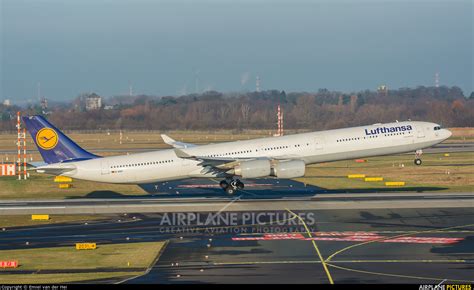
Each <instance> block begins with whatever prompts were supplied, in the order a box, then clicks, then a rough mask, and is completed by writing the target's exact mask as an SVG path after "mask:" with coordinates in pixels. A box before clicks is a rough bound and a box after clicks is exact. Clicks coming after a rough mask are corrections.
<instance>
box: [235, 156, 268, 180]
mask: <svg viewBox="0 0 474 290" xmlns="http://www.w3.org/2000/svg"><path fill="white" fill-rule="evenodd" d="M270 171H271V165H270V161H269V160H251V161H243V162H240V164H239V165H237V166H235V167H234V170H233V172H232V173H233V174H235V175H239V176H242V178H257V177H265V176H269V175H270Z"/></svg>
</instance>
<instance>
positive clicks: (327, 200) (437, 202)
mask: <svg viewBox="0 0 474 290" xmlns="http://www.w3.org/2000/svg"><path fill="white" fill-rule="evenodd" d="M245 195H246V192H245V191H244V192H242V193H240V195H237V196H235V197H226V198H223V197H201V198H169V197H168V198H156V197H155V198H153V197H151V198H118V199H76V200H26V201H25V200H17V201H2V202H0V215H19V214H39V213H42V214H107V213H136V212H141V213H150V212H151V213H166V212H167V213H172V212H236V211H258V210H285V209H287V208H292V209H295V210H336V209H378V208H457V207H465V206H466V205H469V204H470V205H473V206H474V195H473V194H472V193H439V192H425V193H405V192H402V193H379V194H374V193H372V194H369V193H366V194H364V193H361V194H317V195H312V196H306V197H301V196H299V197H291V196H285V197H280V198H278V199H277V198H272V197H265V196H255V195H253V196H249V195H248V194H247V195H246V196H245Z"/></svg>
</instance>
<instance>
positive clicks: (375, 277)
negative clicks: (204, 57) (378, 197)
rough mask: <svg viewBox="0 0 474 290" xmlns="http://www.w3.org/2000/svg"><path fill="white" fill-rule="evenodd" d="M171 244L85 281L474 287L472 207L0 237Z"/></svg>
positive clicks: (154, 221)
mask: <svg viewBox="0 0 474 290" xmlns="http://www.w3.org/2000/svg"><path fill="white" fill-rule="evenodd" d="M209 216H212V218H209ZM183 217H184V218H183ZM53 218H54V217H53ZM300 218H301V219H300ZM163 240H168V241H169V243H168V246H167V247H166V248H165V250H164V251H163V253H162V254H161V256H160V257H159V259H158V261H157V263H156V264H154V265H153V266H152V267H151V268H150V269H149V271H147V274H145V275H143V276H140V277H135V278H134V277H122V278H120V279H107V280H95V281H87V282H94V283H119V282H120V283H330V279H329V277H331V280H332V281H333V283H335V284H339V283H422V284H424V283H426V284H433V283H435V284H438V283H439V282H441V281H443V280H445V279H447V280H446V281H445V283H473V282H474V281H473V280H474V279H473V276H472V273H473V271H474V243H473V241H474V209H473V207H465V208H456V209H374V210H347V209H346V210H327V211H324V210H321V211H293V210H292V209H288V210H286V211H257V212H246V213H242V212H240V213H219V214H217V215H216V213H213V214H210V213H207V214H206V213H201V214H197V216H196V215H187V214H183V216H181V220H180V216H179V215H173V214H134V215H130V214H129V215H108V216H107V220H106V221H100V222H97V221H96V222H94V221H91V222H88V223H87V224H85V223H69V224H57V225H42V226H34V227H21V228H7V229H6V230H5V231H0V250H6V249H27V248H43V247H53V246H73V245H74V243H76V242H96V243H98V246H99V247H100V245H101V244H106V243H107V244H108V243H134V242H147V241H163ZM313 241H314V242H315V243H314V244H313ZM26 242H28V244H26ZM316 248H317V249H318V250H319V251H320V253H321V256H322V259H321V258H320V257H319V256H318V254H317V251H316ZM322 261H324V263H325V264H326V266H327V269H328V271H327V272H326V271H325V270H324V267H323V262H322ZM62 272H67V269H63V270H62ZM71 272H74V270H71ZM1 275H8V274H7V273H6V272H2V270H0V281H1ZM35 275H41V272H39V273H36V274H35Z"/></svg>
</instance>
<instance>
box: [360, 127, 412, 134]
mask: <svg viewBox="0 0 474 290" xmlns="http://www.w3.org/2000/svg"><path fill="white" fill-rule="evenodd" d="M411 130H413V128H412V126H411V125H406V126H395V127H379V128H377V129H365V135H376V134H384V133H394V132H405V131H411Z"/></svg>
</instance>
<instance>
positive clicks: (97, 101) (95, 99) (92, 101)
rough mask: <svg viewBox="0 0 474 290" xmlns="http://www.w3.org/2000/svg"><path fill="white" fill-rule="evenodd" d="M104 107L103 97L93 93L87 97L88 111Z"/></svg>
mask: <svg viewBox="0 0 474 290" xmlns="http://www.w3.org/2000/svg"><path fill="white" fill-rule="evenodd" d="M100 108H102V98H101V97H100V96H99V95H97V94H95V93H92V94H90V95H88V96H87V97H86V111H93V110H99V109H100Z"/></svg>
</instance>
